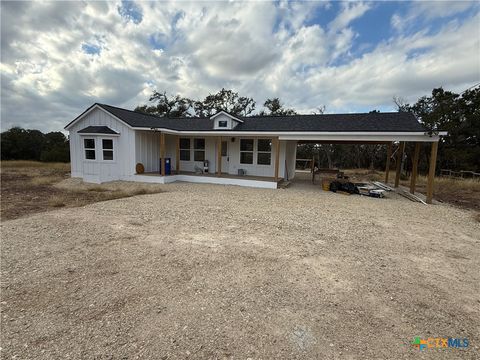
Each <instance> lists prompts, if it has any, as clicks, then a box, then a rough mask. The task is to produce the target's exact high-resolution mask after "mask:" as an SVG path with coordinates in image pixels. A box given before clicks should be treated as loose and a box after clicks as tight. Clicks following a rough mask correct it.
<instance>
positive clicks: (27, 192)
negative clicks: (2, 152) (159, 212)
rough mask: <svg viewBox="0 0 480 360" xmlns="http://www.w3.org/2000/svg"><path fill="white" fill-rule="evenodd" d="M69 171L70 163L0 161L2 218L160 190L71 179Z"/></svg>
mask: <svg viewBox="0 0 480 360" xmlns="http://www.w3.org/2000/svg"><path fill="white" fill-rule="evenodd" d="M69 173H70V164H63V163H41V162H36V161H2V162H1V175H2V181H1V188H2V203H1V205H2V206H1V217H2V220H6V219H15V218H18V217H22V216H25V215H28V214H31V213H37V212H43V211H48V210H52V209H56V208H59V207H78V206H84V205H88V204H91V203H95V202H99V201H107V200H114V199H120V198H124V197H131V196H136V195H145V194H153V193H158V192H161V191H163V190H162V187H161V186H159V185H158V184H138V183H126V182H112V183H104V184H88V183H84V182H82V181H81V180H79V179H71V178H70V176H69Z"/></svg>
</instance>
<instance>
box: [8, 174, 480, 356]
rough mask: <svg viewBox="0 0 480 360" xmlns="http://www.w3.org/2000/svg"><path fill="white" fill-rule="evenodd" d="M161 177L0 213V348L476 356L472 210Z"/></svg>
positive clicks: (477, 268)
mask: <svg viewBox="0 0 480 360" xmlns="http://www.w3.org/2000/svg"><path fill="white" fill-rule="evenodd" d="M164 188H165V192H163V193H160V194H153V195H143V196H136V197H133V198H126V199H119V200H113V201H108V202H102V203H96V204H92V205H88V206H85V207H82V208H71V209H61V210H58V211H52V212H48V213H43V214H37V215H34V216H30V217H26V218H22V219H17V220H11V221H6V222H4V223H3V224H2V244H1V245H2V248H1V250H2V253H1V270H2V284H1V285H2V287H1V290H2V293H1V310H2V318H1V320H2V324H1V325H2V332H1V343H2V344H1V347H2V350H1V355H2V358H4V359H8V358H13V357H17V358H21V359H33V358H45V359H47V358H48V359H59V358H72V359H73V358H75V359H78V358H88V359H119V358H120V359H135V358H152V359H168V358H235V359H247V358H252V359H257V358H263V359H269V358H276V359H280V358H282V359H286V358H329V359H331V358H339V359H340V358H341V359H358V358H361V359H374V358H382V359H387V358H391V359H398V358H415V359H417V358H445V359H447V358H466V359H474V358H478V356H479V347H480V330H479V324H480V295H479V294H480V275H479V274H480V223H479V222H477V221H476V220H474V218H473V213H472V212H468V211H465V210H459V209H455V208H452V207H448V206H445V205H436V206H425V205H422V204H418V203H412V202H410V201H408V200H406V199H403V198H391V199H373V198H365V197H360V196H346V195H340V194H333V193H327V192H323V191H321V190H319V189H317V190H315V191H312V190H311V189H308V188H306V189H302V188H295V187H293V188H289V189H285V190H264V189H248V188H240V187H232V186H216V185H199V184H181V183H178V184H170V185H165V186H164ZM415 336H420V337H422V338H428V337H458V338H468V340H469V342H470V346H469V347H468V348H467V349H438V350H435V349H427V350H424V351H423V352H421V353H419V350H417V349H414V348H413V347H412V346H411V345H410V343H411V341H412V340H413V338H414V337H415Z"/></svg>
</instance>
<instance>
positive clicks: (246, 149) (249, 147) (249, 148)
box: [240, 139, 253, 164]
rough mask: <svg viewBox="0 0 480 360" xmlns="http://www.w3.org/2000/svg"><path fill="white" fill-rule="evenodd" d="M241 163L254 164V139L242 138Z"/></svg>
mask: <svg viewBox="0 0 480 360" xmlns="http://www.w3.org/2000/svg"><path fill="white" fill-rule="evenodd" d="M240 164H253V139H240Z"/></svg>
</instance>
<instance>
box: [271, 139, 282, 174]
mask: <svg viewBox="0 0 480 360" xmlns="http://www.w3.org/2000/svg"><path fill="white" fill-rule="evenodd" d="M272 145H273V146H274V147H275V172H274V174H275V175H274V180H275V181H278V170H279V169H278V168H279V165H280V141H279V140H278V137H276V138H273V139H272Z"/></svg>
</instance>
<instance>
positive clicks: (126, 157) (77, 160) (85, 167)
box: [68, 109, 135, 183]
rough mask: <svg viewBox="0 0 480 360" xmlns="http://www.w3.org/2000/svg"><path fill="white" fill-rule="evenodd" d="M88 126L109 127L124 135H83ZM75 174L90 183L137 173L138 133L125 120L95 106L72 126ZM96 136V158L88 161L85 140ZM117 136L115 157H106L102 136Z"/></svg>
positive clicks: (123, 177) (71, 142)
mask: <svg viewBox="0 0 480 360" xmlns="http://www.w3.org/2000/svg"><path fill="white" fill-rule="evenodd" d="M87 126H108V127H109V128H111V129H112V130H115V131H116V132H118V133H119V134H120V136H109V135H101V136H100V135H94V136H92V135H80V134H78V131H79V130H82V129H83V128H85V127H87ZM68 131H69V134H70V154H71V155H70V157H71V174H72V177H80V178H83V179H84V180H85V181H88V182H95V183H100V182H105V181H113V180H121V179H127V178H128V177H130V176H131V175H133V174H134V173H135V151H134V149H135V132H134V130H132V129H130V128H129V127H128V126H127V125H125V124H124V123H123V122H121V121H118V120H117V119H115V118H114V117H113V116H111V115H109V114H108V113H106V112H105V111H103V110H100V109H94V110H92V111H91V112H90V113H88V114H87V115H86V116H84V117H83V118H82V119H80V120H79V121H77V122H76V123H75V124H73V125H72V127H71V128H69V129H68ZM84 138H92V139H95V160H86V159H85V151H84V147H83V139H84ZM104 138H105V139H113V150H114V160H113V161H107V160H105V161H104V160H103V156H102V155H103V154H102V148H101V146H102V144H101V139H104Z"/></svg>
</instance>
